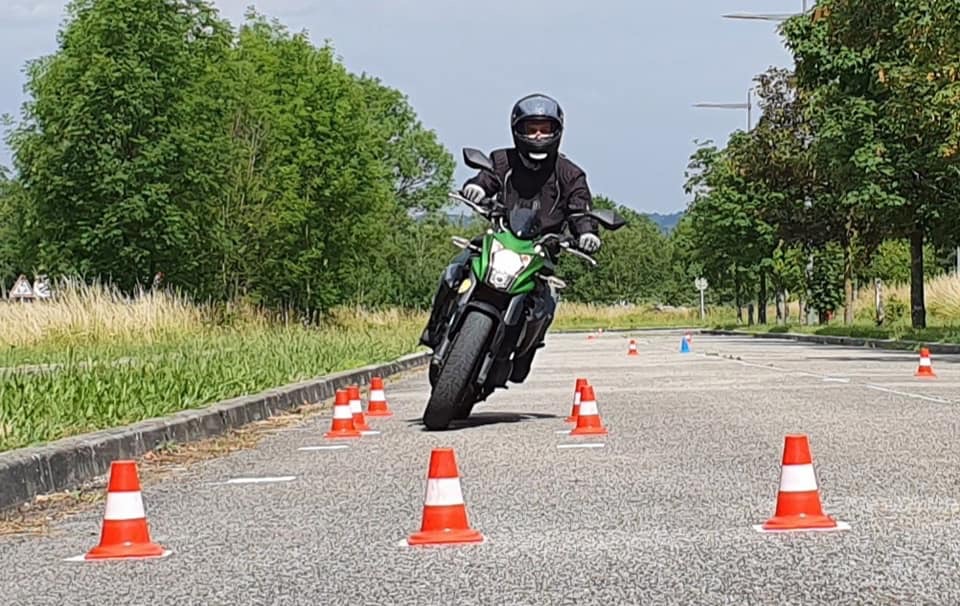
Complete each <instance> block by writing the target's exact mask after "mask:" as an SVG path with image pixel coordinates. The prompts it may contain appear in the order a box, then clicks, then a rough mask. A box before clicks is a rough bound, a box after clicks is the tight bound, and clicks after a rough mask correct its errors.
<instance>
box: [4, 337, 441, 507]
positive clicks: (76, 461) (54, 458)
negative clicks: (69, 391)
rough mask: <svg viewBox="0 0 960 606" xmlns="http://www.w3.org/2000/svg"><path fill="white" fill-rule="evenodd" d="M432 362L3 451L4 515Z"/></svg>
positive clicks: (390, 366) (417, 357)
mask: <svg viewBox="0 0 960 606" xmlns="http://www.w3.org/2000/svg"><path fill="white" fill-rule="evenodd" d="M429 360H430V353H429V352H420V353H414V354H410V355H407V356H404V357H402V358H399V359H397V360H394V361H392V362H387V363H385V364H375V365H370V366H364V367H363V368H357V369H353V370H347V371H342V372H338V373H335V374H331V375H326V376H323V377H318V378H316V379H310V380H308V381H303V382H300V383H294V384H291V385H286V386H283V387H279V388H276V389H269V390H267V391H263V392H261V393H258V394H253V395H248V396H241V397H238V398H233V399H230V400H224V401H222V402H217V403H215V404H212V405H210V406H208V407H206V408H200V409H195V410H185V411H182V412H179V413H176V414H174V415H171V416H168V417H163V418H156V419H148V420H146V421H141V422H139V423H134V424H132V425H127V426H125V427H116V428H112V429H105V430H102V431H97V432H94V433H88V434H83V435H78V436H72V437H69V438H64V439H62V440H57V441H55V442H50V443H49V444H45V445H43V446H36V447H27V448H20V449H16V450H11V451H7V452H4V453H0V511H3V510H6V509H9V508H12V507H15V506H17V505H20V504H23V503H26V502H28V501H30V500H32V499H33V498H34V497H35V496H37V495H41V494H48V493H52V492H60V491H64V490H71V489H75V488H79V487H80V486H81V485H83V484H84V483H86V482H88V481H90V480H92V479H94V478H96V477H99V476H102V475H104V474H105V473H107V471H108V470H109V469H110V463H111V461H114V460H117V459H130V458H136V457H138V456H140V455H143V454H145V453H147V452H149V451H151V450H153V449H155V448H156V447H157V446H158V445H160V444H163V443H164V442H169V441H176V442H179V443H184V442H190V441H194V440H200V439H204V438H209V437H214V436H217V435H220V434H222V433H225V432H226V431H227V430H229V429H234V428H237V427H242V426H243V425H246V424H248V423H251V422H253V421H259V420H263V419H266V418H269V417H272V416H274V415H275V414H276V413H278V412H282V411H286V410H289V409H292V408H295V407H297V406H300V405H302V404H307V403H316V402H320V401H323V400H326V399H328V398H331V397H333V396H334V395H335V394H336V390H337V389H342V388H343V387H345V386H347V385H350V384H353V383H357V384H360V385H366V384H368V383H369V382H370V379H371V378H372V377H373V376H375V375H379V376H382V377H384V378H386V377H389V376H391V375H395V374H398V373H401V372H404V371H407V370H411V369H414V368H419V367H422V366H425V365H426V364H427V363H428V362H429Z"/></svg>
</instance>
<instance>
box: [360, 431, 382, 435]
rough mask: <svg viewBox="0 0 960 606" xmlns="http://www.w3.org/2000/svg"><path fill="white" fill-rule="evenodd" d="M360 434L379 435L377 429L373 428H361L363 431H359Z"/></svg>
mask: <svg viewBox="0 0 960 606" xmlns="http://www.w3.org/2000/svg"><path fill="white" fill-rule="evenodd" d="M360 435H362V436H376V435H380V432H379V431H375V430H373V429H365V430H363V431H361V432H360Z"/></svg>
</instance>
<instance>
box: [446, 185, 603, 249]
mask: <svg viewBox="0 0 960 606" xmlns="http://www.w3.org/2000/svg"><path fill="white" fill-rule="evenodd" d="M449 196H450V197H451V198H453V199H454V200H457V201H459V202H462V203H464V204H466V205H467V206H469V207H470V208H472V209H473V210H475V211H477V212H478V213H479V214H481V215H483V216H485V217H487V216H490V215H491V214H492V213H493V211H495V210H497V208H496V207H494V206H493V205H491V206H489V207H483V206H480V205H479V204H477V203H476V202H474V201H473V200H471V199H469V198H467V197H464V196H462V195H461V194H460V193H458V192H450V193H449ZM487 200H490V201H493V200H492V199H490V198H487ZM552 239H556V240H559V241H560V246H561V247H562V248H563V249H564V250H565V251H567V252H569V253H571V254H573V255H576V256H578V257H580V258H581V259H586V260H587V261H589V262H590V264H591V265H596V264H597V260H596V259H594V258H593V257H591V256H590V255H588V254H586V253H584V252H582V251H580V250H578V249H576V248H574V247H575V246H576V240H574V239H573V238H571V237H569V236H560V235H559V234H547V235H545V236H543V237H542V238H540V239H539V240H538V241H537V242H538V243H539V244H544V243H546V242H547V241H549V240H552Z"/></svg>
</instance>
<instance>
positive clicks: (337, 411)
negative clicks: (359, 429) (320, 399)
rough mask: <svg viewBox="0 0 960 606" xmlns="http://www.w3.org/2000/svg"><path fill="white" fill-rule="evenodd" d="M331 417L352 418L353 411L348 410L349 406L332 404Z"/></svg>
mask: <svg viewBox="0 0 960 606" xmlns="http://www.w3.org/2000/svg"><path fill="white" fill-rule="evenodd" d="M333 418H334V419H352V418H353V413H352V412H350V407H349V406H342V405H341V406H334V407H333Z"/></svg>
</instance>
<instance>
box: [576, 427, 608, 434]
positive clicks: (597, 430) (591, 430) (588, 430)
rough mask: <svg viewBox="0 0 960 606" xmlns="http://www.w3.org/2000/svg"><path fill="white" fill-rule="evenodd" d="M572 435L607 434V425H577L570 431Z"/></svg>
mask: <svg viewBox="0 0 960 606" xmlns="http://www.w3.org/2000/svg"><path fill="white" fill-rule="evenodd" d="M570 435H571V436H605V435H607V428H606V427H577V428H575V429H574V430H573V431H571V432H570Z"/></svg>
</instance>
